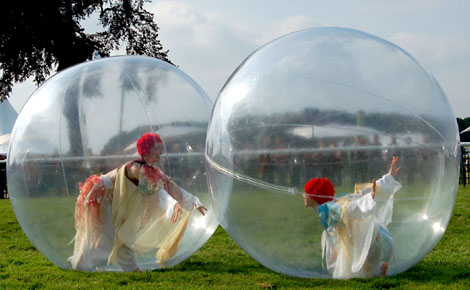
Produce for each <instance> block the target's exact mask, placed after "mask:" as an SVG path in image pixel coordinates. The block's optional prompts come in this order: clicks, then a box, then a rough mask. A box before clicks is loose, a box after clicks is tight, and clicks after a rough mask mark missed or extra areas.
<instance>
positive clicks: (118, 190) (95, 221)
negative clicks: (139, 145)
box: [67, 162, 202, 272]
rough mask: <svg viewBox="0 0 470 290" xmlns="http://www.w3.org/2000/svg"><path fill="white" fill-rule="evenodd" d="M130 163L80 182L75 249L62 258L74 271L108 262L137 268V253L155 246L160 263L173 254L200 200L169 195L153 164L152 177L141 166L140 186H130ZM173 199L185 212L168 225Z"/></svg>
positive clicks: (162, 176)
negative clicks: (127, 174) (65, 258)
mask: <svg viewBox="0 0 470 290" xmlns="http://www.w3.org/2000/svg"><path fill="white" fill-rule="evenodd" d="M131 164H132V162H130V163H127V164H126V165H124V166H122V167H120V168H119V169H116V170H114V171H111V172H110V173H108V174H106V175H103V176H97V175H93V176H90V177H89V178H88V179H87V180H86V181H85V183H84V184H81V185H80V195H79V197H78V199H77V203H76V206H75V228H76V235H75V238H74V242H75V244H74V251H73V256H71V257H70V258H68V259H67V261H68V263H69V264H70V265H71V266H72V268H73V269H76V270H82V271H99V270H101V268H100V267H103V266H106V265H108V264H109V263H113V264H118V265H119V266H120V267H121V268H122V270H123V271H126V272H129V271H135V270H138V269H139V267H138V264H137V258H136V253H137V254H140V253H145V252H148V251H152V250H156V261H157V263H158V264H160V265H161V266H164V265H165V263H166V261H167V260H168V259H170V258H171V257H172V256H174V255H175V254H176V251H177V250H178V246H179V243H180V242H181V239H182V237H183V234H184V231H185V229H186V226H187V223H188V219H189V216H190V213H191V211H192V209H194V207H200V206H202V204H201V202H200V201H199V199H198V198H197V197H196V196H193V195H191V194H189V193H188V192H186V191H185V190H183V189H181V188H180V191H181V194H180V195H179V196H176V195H175V194H173V193H172V194H171V195H170V194H169V192H170V187H169V183H170V180H169V178H168V177H167V176H166V175H165V174H164V173H163V172H162V171H161V170H160V169H159V168H153V169H152V170H153V171H154V173H152V174H153V176H151V178H146V174H145V170H144V166H142V167H141V173H140V178H139V184H138V185H136V184H134V183H133V182H132V181H131V180H130V179H129V178H127V176H126V168H128V167H129V166H130V165H131ZM147 177H148V176H147ZM113 180H114V182H113ZM90 192H92V193H93V195H90ZM90 196H95V198H94V199H90ZM177 202H179V203H180V205H181V206H182V207H183V208H184V209H186V210H184V211H183V215H182V216H181V217H180V219H179V220H178V221H177V222H176V223H173V222H172V221H171V216H172V214H173V208H174V205H175V204H176V203H177Z"/></svg>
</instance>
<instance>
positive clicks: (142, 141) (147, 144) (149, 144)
mask: <svg viewBox="0 0 470 290" xmlns="http://www.w3.org/2000/svg"><path fill="white" fill-rule="evenodd" d="M157 142H158V143H162V139H161V138H160V136H158V134H155V133H145V134H144V135H142V137H140V138H139V140H137V152H139V155H140V156H141V157H142V158H144V156H146V155H147V154H148V153H149V151H150V149H152V148H153V147H154V146H155V143H157Z"/></svg>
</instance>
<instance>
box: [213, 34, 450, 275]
mask: <svg viewBox="0 0 470 290" xmlns="http://www.w3.org/2000/svg"><path fill="white" fill-rule="evenodd" d="M457 140H458V132H457V127H456V122H455V117H454V115H453V112H452V110H451V108H450V106H449V103H448V100H447V98H446V96H445V94H444V93H443V91H442V90H441V88H440V87H439V85H438V83H437V82H436V81H435V79H434V78H433V77H432V76H431V75H430V74H428V73H427V72H426V71H424V69H423V68H422V67H421V66H420V65H419V64H418V63H417V62H416V61H415V60H414V59H413V58H412V57H411V56H410V55H409V54H407V53H406V52H405V51H403V50H402V49H400V48H398V47H397V46H395V45H393V44H391V43H389V42H387V41H384V40H382V39H379V38H377V37H375V36H372V35H369V34H365V33H362V32H359V31H356V30H350V29H342V28H319V29H310V30H304V31H299V32H296V33H293V34H289V35H287V36H284V37H282V38H280V39H277V40H275V41H273V42H271V43H269V44H267V45H265V46H264V47H262V48H260V49H259V50H257V51H256V52H254V53H253V54H252V55H251V56H249V57H248V58H247V59H246V60H245V61H244V62H243V63H242V64H241V65H240V66H239V67H238V68H237V70H236V71H235V72H234V73H233V75H232V76H231V77H230V79H229V80H228V81H227V83H226V84H225V86H224V88H223V89H222V90H221V92H220V94H219V97H218V99H217V101H216V104H215V107H214V110H213V113H212V117H211V121H210V124H209V130H208V133H207V144H206V158H207V161H208V162H207V163H208V175H209V188H210V191H211V195H212V198H213V202H214V207H215V210H216V214H217V216H218V219H219V222H220V223H221V224H222V225H223V227H224V228H225V229H226V231H227V232H228V233H229V234H230V236H231V237H232V238H233V239H234V240H236V241H237V243H238V244H239V245H240V246H241V247H242V248H243V249H244V250H245V251H246V252H247V253H249V254H250V255H251V256H252V257H253V258H255V259H256V260H258V261H259V262H260V263H262V264H263V265H265V266H266V267H268V268H270V269H272V270H274V271H278V272H282V273H286V274H289V275H294V276H300V277H331V276H332V275H331V272H329V271H327V269H325V268H324V267H322V253H321V236H322V232H323V227H322V226H321V224H320V220H319V218H318V214H317V213H316V212H315V211H312V209H311V208H305V207H304V203H303V198H302V196H301V195H300V194H301V193H303V185H304V183H305V182H307V181H308V180H309V179H310V178H313V177H327V178H328V179H329V180H331V181H332V182H333V183H334V185H335V189H336V193H337V195H338V194H341V193H347V192H352V191H353V190H354V185H355V184H356V183H365V182H372V179H373V178H377V179H378V178H380V177H382V175H384V174H385V173H387V171H388V167H389V165H390V161H391V158H392V156H394V155H396V156H398V157H399V158H400V161H399V163H400V166H402V167H403V169H402V171H401V172H400V173H399V175H398V177H397V178H398V181H399V182H400V183H401V184H402V189H401V190H399V191H398V192H397V193H395V195H394V198H393V215H392V222H391V223H390V224H389V225H388V230H389V231H390V233H391V235H392V237H393V240H394V245H395V249H396V251H395V258H394V260H393V261H392V262H391V264H390V265H389V268H388V270H387V275H391V274H395V273H398V272H401V271H404V270H406V269H408V268H409V267H411V266H412V265H414V264H415V263H417V262H418V261H420V260H421V259H422V258H423V257H424V256H425V255H426V254H427V253H428V252H429V251H430V250H431V249H432V248H433V247H434V245H435V244H436V243H437V242H438V241H439V240H440V238H441V237H442V235H443V234H444V231H445V228H446V227H447V224H448V221H449V219H450V216H451V212H452V209H453V205H454V202H455V197H456V191H457V184H458V182H457V181H458V166H459V162H458V159H457V157H458V156H459V147H458V142H457ZM376 202H377V204H378V206H380V203H384V202H385V201H384V200H380V198H379V199H377V200H376Z"/></svg>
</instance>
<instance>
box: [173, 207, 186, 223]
mask: <svg viewBox="0 0 470 290" xmlns="http://www.w3.org/2000/svg"><path fill="white" fill-rule="evenodd" d="M182 214H183V208H182V207H181V205H180V204H179V203H175V207H174V208H173V215H172V216H171V221H172V222H173V223H176V222H177V221H178V219H179V218H180V217H181V215H182Z"/></svg>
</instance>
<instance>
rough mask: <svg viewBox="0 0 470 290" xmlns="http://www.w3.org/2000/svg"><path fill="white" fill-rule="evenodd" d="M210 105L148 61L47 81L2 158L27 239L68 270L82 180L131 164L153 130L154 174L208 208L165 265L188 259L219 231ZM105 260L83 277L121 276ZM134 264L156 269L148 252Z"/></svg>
mask: <svg viewBox="0 0 470 290" xmlns="http://www.w3.org/2000/svg"><path fill="white" fill-rule="evenodd" d="M211 107H212V103H211V102H210V100H209V99H208V97H207V96H206V94H205V93H204V92H203V90H202V89H201V88H200V87H199V86H198V85H197V84H196V83H195V82H194V81H193V80H192V79H191V78H190V77H189V76H187V75H186V74H185V73H183V72H182V71H180V70H179V69H177V68H176V67H175V66H173V65H170V64H168V63H166V62H163V61H160V60H157V59H153V58H149V57H137V56H127V57H112V58H105V59H101V60H97V61H91V62H86V63H83V64H80V65H77V66H74V67H72V68H69V69H67V70H64V71H63V72H60V73H58V74H57V75H55V76H53V77H52V78H50V79H49V80H47V81H46V82H45V83H44V84H43V85H42V86H41V87H40V88H39V89H37V90H36V91H35V92H34V94H33V95H32V96H31V97H30V99H29V100H28V102H27V103H26V104H25V106H24V107H23V109H22V110H21V113H20V114H19V116H18V119H17V121H16V124H15V126H14V129H13V134H12V138H11V141H10V152H9V154H8V187H9V191H10V198H11V203H12V206H13V210H14V212H15V215H16V217H17V219H18V221H19V223H20V225H21V227H22V228H23V230H24V232H25V233H26V235H27V236H28V238H29V239H30V241H31V242H32V243H33V244H34V246H35V247H36V248H37V249H38V250H39V251H41V252H42V253H43V254H44V255H45V256H46V257H47V258H48V259H49V260H51V261H52V262H53V263H54V264H56V265H57V266H59V267H61V268H66V269H70V265H69V264H68V263H67V258H68V257H70V256H71V255H72V252H73V249H74V243H73V242H71V241H72V239H73V238H74V235H75V229H74V206H75V202H76V200H77V196H78V194H79V182H83V181H85V179H86V178H87V177H88V176H90V175H92V174H101V173H103V174H104V173H106V172H108V171H110V170H112V169H114V168H117V167H119V166H121V165H122V164H124V163H126V162H128V161H131V160H134V159H138V158H139V156H138V154H137V149H136V140H137V139H138V138H139V137H140V136H141V135H142V134H144V133H146V132H155V133H158V134H159V135H160V136H161V139H162V140H163V145H164V149H163V154H162V157H161V161H160V168H162V170H163V171H164V172H165V174H166V175H168V176H169V177H170V178H171V179H172V180H173V181H175V182H176V183H177V184H178V185H179V186H180V187H182V188H183V189H185V190H186V191H188V192H189V193H191V194H193V195H195V196H197V197H199V199H200V200H201V202H202V203H203V204H204V205H205V206H206V207H207V208H208V212H207V214H206V215H205V216H202V215H201V214H200V213H199V212H197V210H193V212H192V214H191V216H190V218H189V222H188V224H187V228H186V231H185V232H184V236H183V238H182V240H181V243H180V245H179V248H178V251H177V253H176V254H175V255H174V256H173V257H172V258H171V259H170V260H168V261H167V263H166V264H165V265H164V266H165V267H170V266H173V265H175V264H177V263H179V262H181V261H183V260H185V259H186V258H188V257H189V256H191V255H192V254H193V253H194V252H195V251H196V250H198V249H199V248H200V247H201V246H202V245H203V244H204V243H205V242H206V241H207V240H208V239H209V237H210V236H211V235H212V234H213V232H214V231H215V229H216V227H217V225H218V223H217V221H216V220H217V219H216V217H215V214H214V210H213V209H212V208H211V207H210V196H209V193H208V188H207V182H206V169H205V162H204V160H205V158H204V142H205V138H206V131H207V124H208V121H209V118H210V110H211ZM105 222H106V221H105ZM107 222H108V224H107V225H105V230H106V231H108V230H109V227H108V226H109V220H107ZM111 226H112V225H111ZM111 231H112V230H111ZM110 238H111V239H112V233H111V235H110ZM111 242H112V240H111ZM106 258H107V257H106V256H105V257H100V258H99V257H97V258H96V259H97V261H94V260H93V261H92V262H90V263H91V264H93V263H95V262H96V263H97V265H96V267H94V266H95V265H88V268H87V269H86V270H90V271H93V270H98V271H120V270H121V268H120V267H119V265H118V266H114V265H112V264H110V265H107V263H106ZM102 260H105V262H104V264H103V261H102ZM137 261H138V265H139V268H140V269H142V270H146V269H155V268H159V267H160V266H161V265H158V264H156V259H155V251H153V252H149V253H147V254H144V255H138V256H137Z"/></svg>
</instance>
